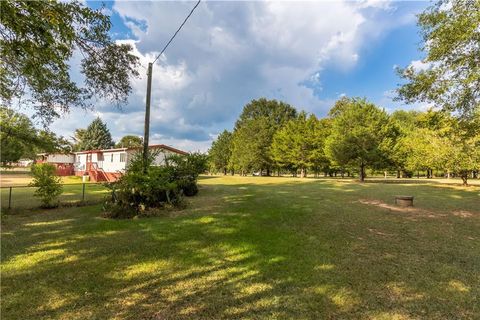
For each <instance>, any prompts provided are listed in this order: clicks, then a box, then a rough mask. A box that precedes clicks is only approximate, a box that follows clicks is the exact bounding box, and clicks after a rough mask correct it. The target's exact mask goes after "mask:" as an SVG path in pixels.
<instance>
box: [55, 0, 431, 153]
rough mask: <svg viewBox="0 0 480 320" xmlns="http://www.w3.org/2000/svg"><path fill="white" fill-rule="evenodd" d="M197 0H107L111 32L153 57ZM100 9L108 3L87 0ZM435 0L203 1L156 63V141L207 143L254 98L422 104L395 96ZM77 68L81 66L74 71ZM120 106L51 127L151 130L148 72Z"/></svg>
mask: <svg viewBox="0 0 480 320" xmlns="http://www.w3.org/2000/svg"><path fill="white" fill-rule="evenodd" d="M194 4H195V2H189V1H183V2H159V1H155V2H145V1H141V2H134V1H121V2H106V3H105V7H106V11H105V12H106V13H107V14H109V15H110V16H111V21H112V23H113V27H112V29H111V34H112V37H113V38H114V39H115V40H117V41H121V42H127V43H130V44H132V45H133V46H134V49H135V53H136V54H137V55H138V56H139V57H140V61H141V63H142V65H143V66H146V65H147V63H148V62H149V61H152V60H153V58H154V57H155V55H156V54H157V53H158V51H159V50H160V49H161V48H162V47H163V45H164V44H165V43H166V41H167V40H168V39H169V37H170V36H171V34H172V33H173V32H174V31H175V29H176V28H177V27H178V25H179V23H180V22H181V21H182V20H183V18H184V17H185V15H186V14H187V13H188V12H189V11H190V9H191V7H192V6H193V5H194ZM87 5H88V6H90V7H93V8H99V7H100V6H101V5H102V2H87ZM428 5H429V3H428V2H413V1H404V2H389V1H371V0H367V1H362V2H353V1H347V2H343V1H332V2H259V1H257V2H247V1H242V2H220V1H209V2H202V3H201V4H200V6H199V7H198V9H197V11H196V12H195V13H194V15H193V16H192V18H191V19H190V20H189V21H188V23H187V25H185V27H184V29H183V30H182V32H181V33H180V34H179V36H178V37H177V38H176V39H175V41H174V43H173V44H172V45H171V47H170V48H169V49H168V50H167V52H166V54H165V55H164V56H162V58H161V59H160V60H159V61H158V62H157V63H156V64H155V65H154V74H153V75H154V78H153V90H152V123H151V136H152V138H151V139H152V141H153V142H155V143H165V144H170V145H173V146H175V147H179V148H183V149H186V150H202V151H205V150H206V149H208V147H209V146H210V144H211V141H212V139H214V138H215V136H216V135H217V134H218V133H219V132H221V131H223V129H229V130H230V129H232V127H233V124H234V122H235V119H236V117H237V116H238V115H239V114H240V112H241V110H242V107H243V106H244V105H245V103H247V102H248V101H250V100H252V99H255V98H259V97H262V96H265V97H267V98H276V99H281V100H284V101H286V102H288V103H290V104H292V105H293V106H295V107H297V108H298V109H299V110H306V111H308V112H313V113H315V114H316V115H317V116H320V117H322V116H325V115H326V113H327V112H328V110H329V108H330V107H331V106H332V105H333V103H334V102H335V100H336V99H338V98H339V97H340V96H341V95H347V96H361V97H366V98H367V99H369V100H371V101H373V102H375V103H377V104H378V105H380V106H381V107H384V108H386V109H387V110H389V111H392V110H395V109H397V108H408V109H415V108H422V107H424V106H420V105H414V106H405V105H403V104H401V103H399V102H393V101H392V99H391V97H393V95H394V93H393V90H394V89H395V88H396V87H397V84H398V83H399V82H400V79H399V78H398V77H397V75H396V74H395V71H394V66H402V67H405V66H407V65H409V64H411V63H412V62H414V63H415V61H419V60H421V58H422V53H421V52H420V51H419V46H420V40H421V39H420V36H419V34H418V28H417V26H416V18H415V15H416V14H418V13H420V12H421V11H423V10H424V9H425V8H426V7H427V6H428ZM72 72H75V70H72ZM140 72H141V74H142V77H141V78H139V79H135V80H134V81H133V92H132V95H131V96H130V99H129V102H128V104H127V105H126V106H125V107H124V108H123V109H122V110H118V109H116V108H114V107H112V106H111V105H108V104H106V103H105V102H102V101H99V102H98V104H97V107H96V108H95V111H94V112H91V111H88V112H85V111H80V110H77V111H73V112H71V113H70V114H68V115H66V116H65V117H64V118H62V119H60V120H59V121H56V122H55V123H54V124H53V126H52V129H53V130H54V131H56V132H58V133H59V134H62V135H65V136H70V135H71V134H72V132H73V130H74V129H75V128H78V127H86V126H87V125H88V123H89V122H90V121H91V120H92V119H93V118H94V117H95V116H97V115H98V116H100V117H101V118H102V119H103V120H104V121H105V122H107V125H108V127H109V128H110V130H111V132H112V134H113V136H114V138H116V139H119V138H120V137H121V136H123V135H126V134H135V135H142V134H143V131H142V130H143V112H144V105H145V87H146V78H145V70H144V69H143V68H141V69H140Z"/></svg>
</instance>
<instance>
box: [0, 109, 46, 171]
mask: <svg viewBox="0 0 480 320" xmlns="http://www.w3.org/2000/svg"><path fill="white" fill-rule="evenodd" d="M0 124H1V125H0V142H1V146H0V153H1V162H2V165H3V166H5V165H6V164H7V163H9V162H17V161H18V160H19V159H20V158H21V157H22V155H23V154H24V153H25V152H27V151H28V150H30V149H33V146H34V145H35V144H36V143H37V142H38V140H37V130H36V129H35V127H34V126H33V123H32V121H30V119H29V118H28V117H27V116H26V115H24V114H21V113H17V112H15V111H14V110H12V109H9V108H6V107H1V108H0Z"/></svg>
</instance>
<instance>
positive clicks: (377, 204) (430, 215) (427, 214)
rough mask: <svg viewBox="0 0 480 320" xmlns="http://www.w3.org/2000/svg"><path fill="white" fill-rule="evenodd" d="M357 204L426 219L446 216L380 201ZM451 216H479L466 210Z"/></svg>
mask: <svg viewBox="0 0 480 320" xmlns="http://www.w3.org/2000/svg"><path fill="white" fill-rule="evenodd" d="M358 202H360V203H362V204H366V205H370V206H375V207H380V208H383V209H387V210H391V211H395V212H404V213H411V214H415V215H417V216H421V217H427V218H441V217H445V216H447V214H445V213H438V212H433V211H430V210H426V209H421V208H416V207H399V206H395V205H391V204H388V203H385V202H382V201H380V200H372V199H360V200H358ZM451 214H453V215H454V216H456V217H460V218H472V217H479V216H480V213H479V212H472V211H467V210H455V211H452V212H451Z"/></svg>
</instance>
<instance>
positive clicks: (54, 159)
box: [46, 153, 75, 163]
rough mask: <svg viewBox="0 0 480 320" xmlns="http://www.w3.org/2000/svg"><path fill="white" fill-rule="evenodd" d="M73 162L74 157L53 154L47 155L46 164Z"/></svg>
mask: <svg viewBox="0 0 480 320" xmlns="http://www.w3.org/2000/svg"><path fill="white" fill-rule="evenodd" d="M74 160H75V157H74V156H73V155H72V154H61V153H55V154H49V155H47V159H46V162H49V163H73V162H74Z"/></svg>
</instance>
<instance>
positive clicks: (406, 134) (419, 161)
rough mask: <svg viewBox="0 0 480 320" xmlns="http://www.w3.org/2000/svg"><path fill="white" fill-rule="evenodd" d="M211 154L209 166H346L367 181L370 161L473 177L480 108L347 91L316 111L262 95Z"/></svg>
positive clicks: (400, 173)
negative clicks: (418, 106) (468, 111)
mask: <svg viewBox="0 0 480 320" xmlns="http://www.w3.org/2000/svg"><path fill="white" fill-rule="evenodd" d="M208 154H209V167H210V171H212V172H217V173H218V172H222V173H223V174H227V173H231V174H235V173H238V174H240V175H245V174H247V173H253V172H257V173H259V174H265V175H272V174H273V172H275V173H276V174H280V173H286V172H289V173H292V174H294V175H297V174H298V175H300V177H305V176H306V175H307V172H310V173H314V174H315V175H318V174H321V173H323V174H324V175H327V174H332V173H340V174H342V175H343V174H348V175H350V174H358V176H359V178H360V181H364V179H365V177H366V169H373V170H388V171H396V174H397V177H398V178H400V177H412V176H413V175H415V173H417V174H418V172H419V171H424V172H426V173H427V177H432V176H433V171H434V170H437V171H441V172H443V173H444V174H445V176H447V177H450V176H453V175H455V176H458V177H461V178H462V180H463V182H464V184H467V179H468V177H469V176H471V177H478V171H479V170H480V112H476V113H475V114H473V115H472V116H470V117H468V118H462V117H454V116H453V115H451V114H450V113H449V112H447V111H436V110H433V109H430V110H428V111H425V112H421V111H405V110H397V111H395V112H393V113H391V114H388V113H387V112H386V111H385V110H383V109H381V108H379V107H378V106H376V105H375V104H373V103H371V102H369V101H367V100H366V99H364V98H349V97H342V98H341V99H339V100H338V101H337V102H336V103H335V105H334V106H333V107H332V108H331V109H330V111H329V113H328V116H327V117H325V118H318V117H317V116H315V115H314V114H307V113H306V112H303V111H302V112H298V111H297V110H296V109H295V108H294V107H292V106H290V105H289V104H287V103H284V102H281V101H276V100H267V99H265V98H261V99H258V100H253V101H251V102H250V103H248V104H247V105H246V106H245V107H244V109H243V112H242V113H241V114H240V116H239V118H238V120H237V121H236V123H235V127H234V129H233V131H232V132H229V131H227V130H225V131H223V132H222V133H220V134H219V135H218V137H217V139H216V140H215V141H214V142H213V143H212V146H211V148H210V150H209V152H208Z"/></svg>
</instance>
